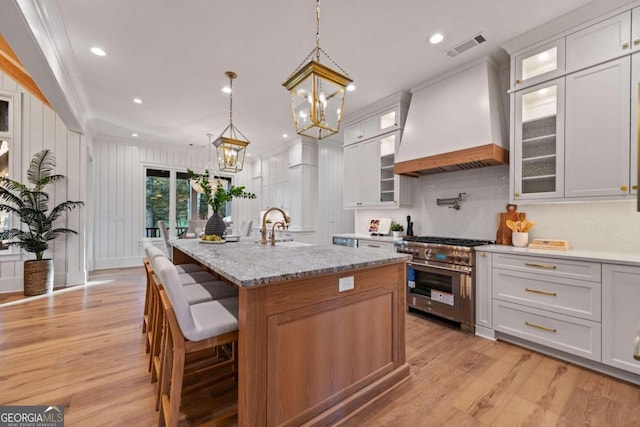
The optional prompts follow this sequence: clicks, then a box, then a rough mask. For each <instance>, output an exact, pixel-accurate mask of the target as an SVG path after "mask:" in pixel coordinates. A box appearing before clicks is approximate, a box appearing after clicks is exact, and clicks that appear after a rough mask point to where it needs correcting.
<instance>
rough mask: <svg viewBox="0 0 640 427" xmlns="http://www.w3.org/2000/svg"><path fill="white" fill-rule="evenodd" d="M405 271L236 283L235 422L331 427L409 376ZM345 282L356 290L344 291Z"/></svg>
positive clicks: (392, 268) (401, 265) (392, 266)
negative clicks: (342, 282)
mask: <svg viewBox="0 0 640 427" xmlns="http://www.w3.org/2000/svg"><path fill="white" fill-rule="evenodd" d="M176 251H177V249H176V248H174V260H175V261H177V262H186V261H187V260H188V261H191V259H190V258H189V257H188V255H185V254H184V253H181V254H177V253H176ZM176 255H177V256H176ZM405 271H406V267H405V262H404V261H401V262H393V263H388V264H383V265H376V266H371V267H366V268H361V269H354V270H347V271H341V272H339V273H332V274H322V275H312V276H309V277H304V278H300V279H292V280H286V281H281V282H276V283H268V284H264V285H259V286H250V287H242V286H239V291H240V307H239V327H240V338H239V345H238V354H239V356H238V357H239V361H238V370H239V378H238V382H239V383H238V425H239V426H252V427H254V426H298V425H309V426H329V425H336V424H339V422H340V420H344V419H346V418H348V417H349V416H351V415H353V414H355V413H356V412H359V411H361V410H362V409H363V408H364V407H366V406H367V405H369V404H371V403H372V402H373V401H375V400H376V398H377V397H379V396H381V395H383V394H384V393H386V392H388V391H389V390H390V389H392V388H394V387H395V386H397V385H398V384H400V383H401V382H403V381H405V380H407V379H408V378H409V377H410V373H409V366H408V365H407V363H406V360H405V357H406V356H405V331H404V325H405V311H406V310H405V286H404V284H405ZM346 277H353V280H354V287H353V289H350V290H347V291H343V292H340V291H339V289H338V283H339V279H341V278H346Z"/></svg>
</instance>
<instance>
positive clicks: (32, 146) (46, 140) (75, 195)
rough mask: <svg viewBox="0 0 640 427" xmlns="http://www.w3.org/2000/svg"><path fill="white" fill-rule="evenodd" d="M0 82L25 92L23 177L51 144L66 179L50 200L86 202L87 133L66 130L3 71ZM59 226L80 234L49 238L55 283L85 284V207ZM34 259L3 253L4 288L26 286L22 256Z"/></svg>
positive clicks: (0, 286)
mask: <svg viewBox="0 0 640 427" xmlns="http://www.w3.org/2000/svg"><path fill="white" fill-rule="evenodd" d="M0 87H1V88H2V89H5V90H10V91H15V92H20V93H21V94H22V128H21V140H22V141H21V147H22V148H21V150H20V153H19V156H18V157H17V158H18V159H20V160H19V163H20V164H19V165H17V166H18V171H20V178H19V179H20V180H22V181H26V171H27V168H28V166H29V161H30V160H31V157H32V156H33V154H35V153H37V152H38V151H41V150H43V149H45V148H49V149H51V150H53V151H54V153H55V154H56V160H57V166H56V170H55V171H56V173H59V174H62V175H65V176H66V178H67V179H66V180H64V181H63V182H61V183H58V184H55V187H52V188H53V191H51V193H50V196H51V197H52V201H51V204H52V205H54V204H58V203H60V202H63V201H65V200H81V201H86V193H87V188H86V164H87V163H86V146H85V139H84V136H83V135H81V134H79V133H77V132H73V131H70V130H68V129H67V127H66V126H65V125H64V123H63V122H62V119H61V118H60V117H59V116H58V115H57V114H56V113H55V112H54V111H53V110H51V108H49V107H47V106H46V105H44V104H43V103H42V102H41V101H40V100H38V99H37V98H35V97H34V96H33V95H31V94H30V93H29V92H28V91H26V90H25V89H24V88H22V87H21V86H20V85H18V84H17V83H16V82H15V81H14V80H13V79H11V78H10V77H9V76H7V75H5V74H4V73H2V72H0ZM18 143H19V141H14V146H15V145H16V144H18ZM14 166H15V165H14ZM14 166H11V167H12V168H13V167H14ZM14 170H15V169H14ZM59 226H62V227H68V228H71V229H73V230H76V231H78V233H79V234H78V235H77V236H76V235H68V236H63V237H61V238H59V239H56V240H55V241H53V242H50V245H49V250H48V251H47V252H46V253H45V257H46V258H53V260H54V268H55V277H54V285H55V286H63V285H65V284H67V285H72V284H80V283H84V282H85V281H86V270H85V259H86V258H85V243H84V242H85V235H86V233H85V228H86V208H81V209H76V210H75V211H73V212H71V213H70V214H68V215H67V216H66V218H65V219H64V220H61V222H60V224H59ZM3 258H4V260H3ZM31 258H34V256H33V255H31V254H29V255H27V254H24V255H22V257H20V256H13V257H7V256H4V255H0V292H16V291H21V290H22V289H23V287H22V275H23V262H22V261H23V260H25V259H31Z"/></svg>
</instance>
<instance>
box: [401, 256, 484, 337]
mask: <svg viewBox="0 0 640 427" xmlns="http://www.w3.org/2000/svg"><path fill="white" fill-rule="evenodd" d="M473 301H474V300H473V282H472V276H471V271H469V272H464V271H460V270H456V269H448V268H443V267H430V266H427V265H422V264H420V263H417V262H409V263H407V305H408V306H409V307H412V308H415V309H417V310H420V311H424V312H426V313H431V314H434V315H436V316H440V317H444V318H445V319H449V320H453V321H456V322H460V328H461V329H463V330H465V331H468V332H473V331H474V325H475V310H474V303H473Z"/></svg>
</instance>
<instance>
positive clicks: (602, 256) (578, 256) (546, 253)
mask: <svg viewBox="0 0 640 427" xmlns="http://www.w3.org/2000/svg"><path fill="white" fill-rule="evenodd" d="M474 249H475V251H476V252H478V251H485V252H497V253H504V254H514V255H530V256H538V257H549V258H561V259H572V260H576V261H592V262H604V263H609V264H622V265H632V266H638V267H640V254H633V253H622V252H602V251H589V250H575V249H569V250H568V251H558V250H544V249H529V248H517V247H515V246H506V245H485V246H476V247H475V248H474Z"/></svg>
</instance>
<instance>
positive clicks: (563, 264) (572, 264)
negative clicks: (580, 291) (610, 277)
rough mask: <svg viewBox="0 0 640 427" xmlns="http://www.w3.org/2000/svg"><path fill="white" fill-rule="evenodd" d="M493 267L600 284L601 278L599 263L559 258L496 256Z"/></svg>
mask: <svg viewBox="0 0 640 427" xmlns="http://www.w3.org/2000/svg"><path fill="white" fill-rule="evenodd" d="M493 267H495V268H504V269H506V270H516V271H526V272H532V273H538V274H545V275H549V276H556V277H566V278H568V279H578V280H589V281H591V282H600V281H601V278H602V274H601V267H600V263H597V262H586V261H572V260H567V259H560V258H550V257H549V258H547V257H534V256H527V255H508V254H496V255H495V256H494V257H493Z"/></svg>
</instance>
